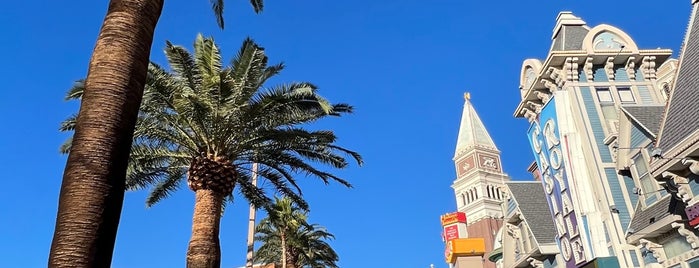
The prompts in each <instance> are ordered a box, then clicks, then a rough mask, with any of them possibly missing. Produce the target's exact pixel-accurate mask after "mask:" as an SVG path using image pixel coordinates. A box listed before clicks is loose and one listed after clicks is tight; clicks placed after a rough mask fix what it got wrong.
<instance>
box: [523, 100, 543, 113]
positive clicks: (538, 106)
mask: <svg viewBox="0 0 699 268" xmlns="http://www.w3.org/2000/svg"><path fill="white" fill-rule="evenodd" d="M527 105H529V107H530V108H532V109H533V110H534V111H535V112H536V113H541V108H542V107H543V105H541V104H540V103H536V102H533V101H527Z"/></svg>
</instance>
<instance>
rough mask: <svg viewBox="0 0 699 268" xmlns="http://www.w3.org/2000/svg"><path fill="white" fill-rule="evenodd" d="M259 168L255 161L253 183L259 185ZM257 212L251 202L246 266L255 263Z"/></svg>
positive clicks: (248, 266) (249, 266)
mask: <svg viewBox="0 0 699 268" xmlns="http://www.w3.org/2000/svg"><path fill="white" fill-rule="evenodd" d="M257 169H258V164H257V163H253V164H252V181H251V183H252V185H253V186H257ZM256 214H257V208H256V207H255V205H254V204H252V203H250V219H249V221H248V251H247V254H246V256H245V258H246V262H245V267H246V268H252V265H253V262H252V260H253V251H254V249H255V217H256Z"/></svg>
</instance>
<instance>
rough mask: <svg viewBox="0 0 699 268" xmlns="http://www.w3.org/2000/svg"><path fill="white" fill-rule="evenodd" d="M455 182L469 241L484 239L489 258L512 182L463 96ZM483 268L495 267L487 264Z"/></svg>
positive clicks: (469, 98) (490, 263)
mask: <svg viewBox="0 0 699 268" xmlns="http://www.w3.org/2000/svg"><path fill="white" fill-rule="evenodd" d="M453 160H454V164H455V165H456V180H454V183H453V184H452V186H451V187H452V188H453V189H454V194H455V195H456V206H457V209H458V211H459V212H464V213H466V221H467V223H466V224H467V227H466V228H467V230H468V235H469V237H470V238H484V239H485V250H486V254H485V255H486V256H487V255H488V254H489V253H490V251H492V250H493V243H494V239H495V234H496V233H497V232H498V230H499V229H500V227H501V226H502V218H503V215H502V209H501V207H500V203H501V202H502V200H504V199H505V194H504V193H503V192H502V191H503V189H504V188H503V185H504V182H505V181H509V180H510V179H509V177H508V176H507V174H505V173H503V171H502V166H501V162H500V151H499V150H498V148H497V147H496V146H495V143H494V142H493V139H492V138H491V137H490V134H489V133H488V130H487V129H486V128H485V126H484V125H483V122H482V121H481V119H480V117H479V116H478V114H477V113H476V110H475V109H474V108H473V104H472V103H471V96H470V94H469V93H466V94H464V109H463V113H462V114H461V126H460V127H459V136H458V139H457V142H456V152H455V154H454V159H453ZM483 267H493V268H494V267H495V264H494V263H492V262H489V261H487V260H485V261H484V263H483Z"/></svg>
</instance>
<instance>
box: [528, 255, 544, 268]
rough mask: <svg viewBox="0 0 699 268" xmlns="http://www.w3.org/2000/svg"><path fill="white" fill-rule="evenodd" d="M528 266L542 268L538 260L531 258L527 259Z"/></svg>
mask: <svg viewBox="0 0 699 268" xmlns="http://www.w3.org/2000/svg"><path fill="white" fill-rule="evenodd" d="M527 262H529V265H530V266H531V267H534V268H544V263H543V262H542V261H540V260H537V259H534V258H532V257H529V258H527Z"/></svg>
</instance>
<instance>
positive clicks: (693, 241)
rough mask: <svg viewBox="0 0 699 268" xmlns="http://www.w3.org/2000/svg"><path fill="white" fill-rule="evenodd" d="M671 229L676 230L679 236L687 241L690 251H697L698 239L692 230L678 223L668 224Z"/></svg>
mask: <svg viewBox="0 0 699 268" xmlns="http://www.w3.org/2000/svg"><path fill="white" fill-rule="evenodd" d="M670 226H672V228H675V229H677V232H678V233H680V235H682V236H684V238H685V239H686V240H687V243H689V245H690V246H692V249H699V237H697V235H696V234H694V232H692V230H689V229H687V228H686V227H685V225H684V223H680V222H673V223H672V224H670Z"/></svg>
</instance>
